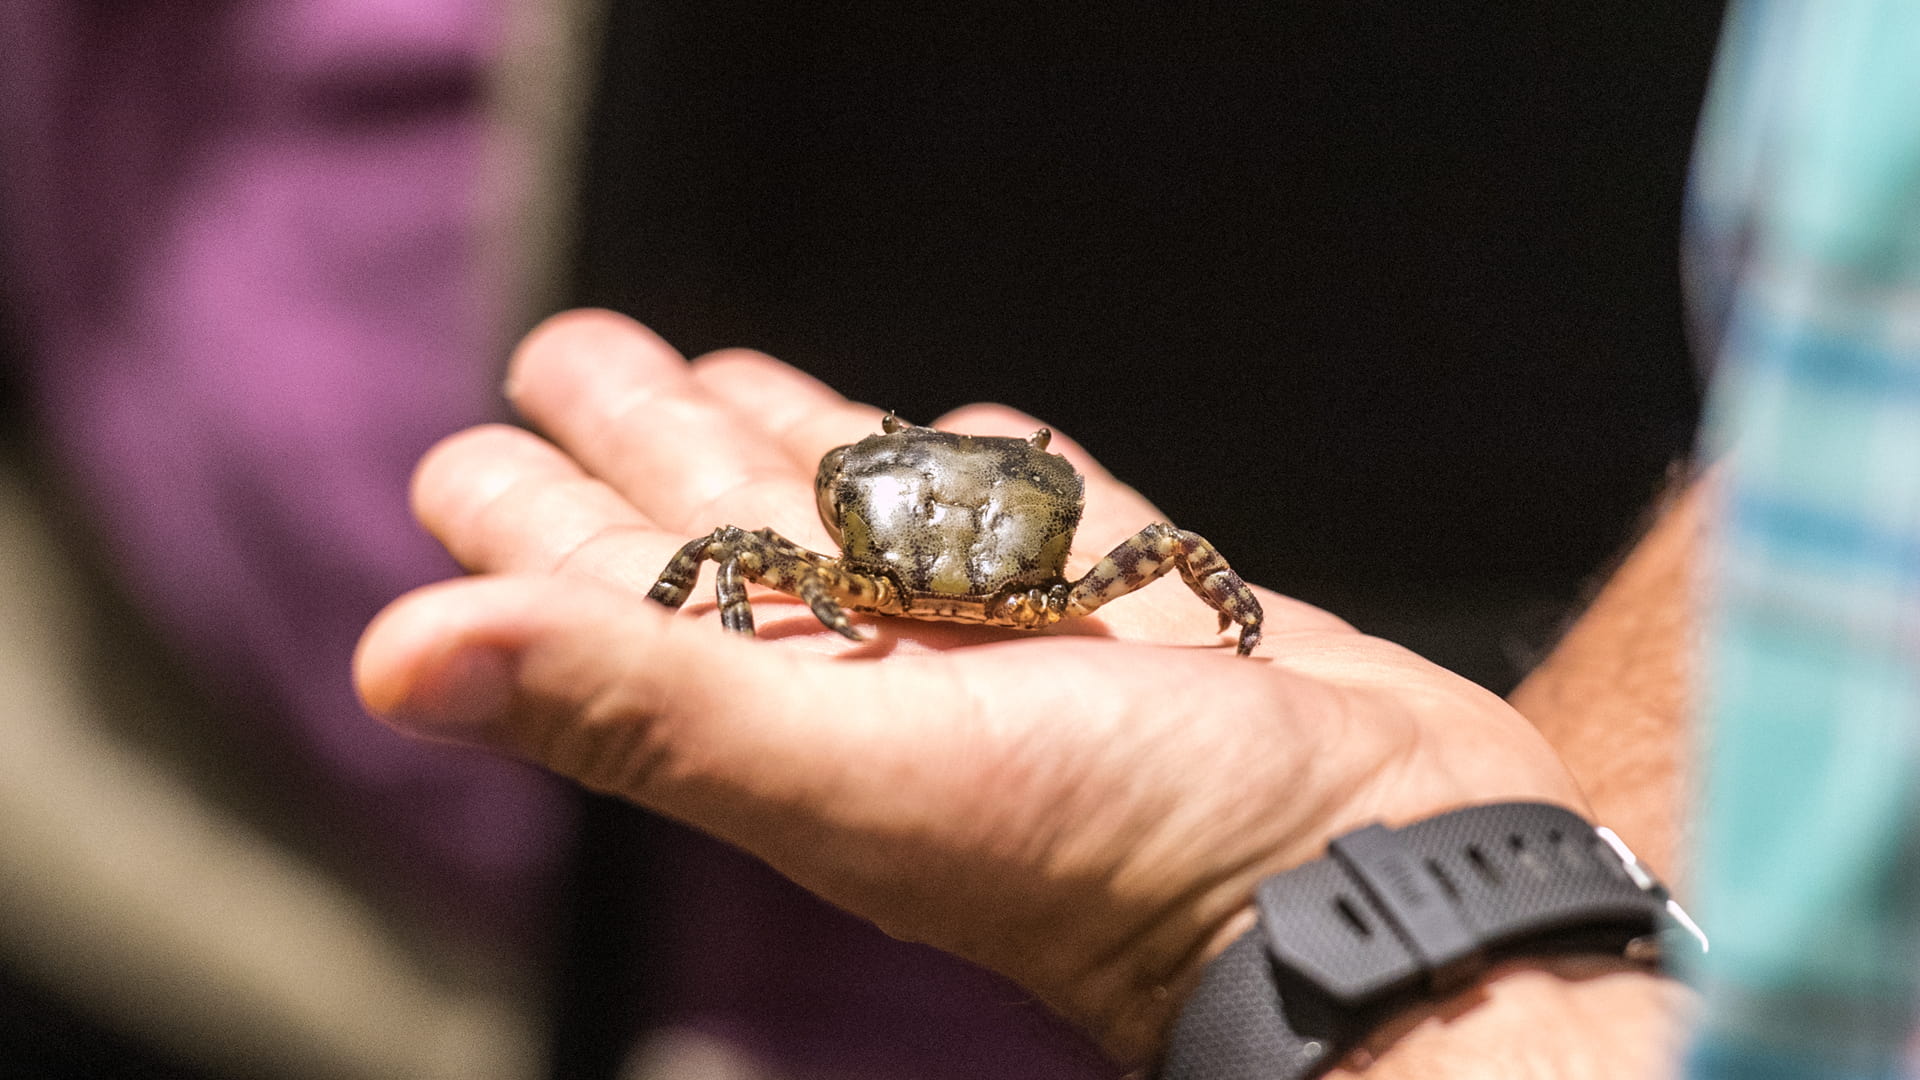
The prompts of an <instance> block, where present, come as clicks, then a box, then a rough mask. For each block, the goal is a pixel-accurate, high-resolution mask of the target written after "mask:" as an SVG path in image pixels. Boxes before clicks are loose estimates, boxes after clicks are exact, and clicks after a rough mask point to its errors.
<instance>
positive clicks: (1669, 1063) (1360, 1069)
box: [1327, 955, 1694, 1080]
mask: <svg viewBox="0 0 1920 1080" xmlns="http://www.w3.org/2000/svg"><path fill="white" fill-rule="evenodd" d="M1693 1001H1694V995H1693V992H1692V991H1691V990H1690V989H1688V988H1687V987H1686V986H1685V985H1684V984H1682V983H1680V982H1678V981H1677V980H1674V979H1670V978H1666V977H1664V976H1661V975H1657V974H1654V973H1652V972H1650V971H1647V970H1646V969H1645V968H1642V967H1640V966H1638V965H1635V964H1632V963H1629V962H1628V961H1626V960H1623V959H1619V958H1615V957H1607V956H1599V955H1594V956H1560V957H1543V958H1524V959H1516V960H1511V961H1506V962H1504V963H1501V964H1499V965H1497V966H1495V967H1493V968H1491V969H1489V970H1488V971H1487V972H1485V973H1484V974H1483V975H1482V976H1481V977H1480V978H1479V979H1478V980H1477V981H1476V982H1475V983H1474V984H1473V985H1472V986H1471V987H1469V988H1467V989H1465V990H1463V991H1460V992H1458V993H1455V994H1451V995H1448V996H1446V997H1444V998H1440V999H1435V1000H1432V1001H1425V1002H1421V1003H1419V1004H1416V1005H1414V1006H1411V1007H1409V1008H1407V1009H1405V1010H1403V1011H1402V1012H1400V1013H1399V1014H1397V1015H1396V1016H1394V1017H1393V1018H1391V1019H1390V1020H1388V1021H1387V1023H1386V1024H1384V1025H1383V1026H1382V1027H1381V1028H1379V1029H1377V1030H1376V1031H1375V1032H1374V1033H1373V1034H1372V1035H1370V1036H1369V1037H1368V1038H1367V1039H1366V1040H1365V1041H1364V1042H1363V1043H1362V1044H1361V1045H1360V1046H1359V1047H1357V1048H1356V1049H1355V1050H1353V1051H1352V1052H1350V1053H1348V1054H1347V1055H1345V1056H1344V1057H1343V1058H1342V1059H1341V1060H1340V1062H1339V1064H1338V1065H1337V1066H1336V1067H1335V1068H1334V1069H1333V1070H1332V1071H1331V1072H1329V1073H1328V1074H1327V1075H1328V1076H1329V1077H1336V1078H1340V1080H1360V1078H1362V1077H1364V1078H1365V1080H1399V1078H1402V1077H1406V1078H1410V1080H1412V1078H1418V1080H1450V1078H1453V1077H1459V1078H1462V1080H1468V1078H1472V1080H1482V1078H1498V1077H1503V1076H1514V1077H1528V1078H1530V1080H1531V1078H1547V1080H1558V1078H1561V1077H1568V1078H1572V1077H1579V1078H1595V1080H1601V1078H1604V1080H1612V1078H1616V1077H1617V1078H1621V1080H1626V1078H1633V1080H1640V1078H1644V1077H1651V1076H1660V1075H1663V1074H1664V1073H1665V1072H1667V1071H1670V1070H1671V1069H1672V1067H1673V1063H1674V1062H1676V1061H1677V1060H1679V1053H1680V1049H1681V1043H1682V1040H1683V1039H1684V1035H1685V1031H1686V1023H1685V1021H1686V1018H1687V1016H1688V1015H1689V1014H1690V1012H1691V1011H1692V1005H1693Z"/></svg>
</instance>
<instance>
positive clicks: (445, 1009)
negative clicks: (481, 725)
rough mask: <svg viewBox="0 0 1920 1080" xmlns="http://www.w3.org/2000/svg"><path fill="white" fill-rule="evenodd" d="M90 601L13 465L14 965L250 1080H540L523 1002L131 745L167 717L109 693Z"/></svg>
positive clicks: (7, 856) (1, 500)
mask: <svg viewBox="0 0 1920 1080" xmlns="http://www.w3.org/2000/svg"><path fill="white" fill-rule="evenodd" d="M94 595H96V592H95V591H94V590H90V589H89V588H88V587H87V584H86V582H85V581H84V580H83V576H82V574H81V572H80V571H79V569H78V568H77V567H76V566H75V565H73V563H72V561H71V560H70V558H68V555H67V551H66V550H65V548H64V547H63V545H61V544H60V543H59V541H58V538H57V536H56V533H55V531H54V530H53V529H52V528H50V526H49V523H48V522H47V521H46V520H45V516H44V514H43V513H42V512H41V508H40V506H39V505H37V504H36V501H35V499H34V498H33V496H32V493H31V491H30V489H29V488H28V486H27V482H26V480H25V479H24V478H23V476H22V475H21V472H20V471H19V469H18V468H17V467H16V463H15V462H13V461H0V701H4V702H5V703H6V705H5V713H6V715H5V719H4V722H0V866H5V867H6V873H4V874H0V963H4V964H5V965H7V966H8V967H11V968H13V969H14V970H15V971H16V972H17V973H18V974H19V975H20V976H21V977H22V978H24V979H26V980H28V981H31V982H34V983H37V984H39V985H41V986H43V987H45V988H46V989H48V990H49V991H50V992H52V993H53V994H55V995H57V996H58V997H60V998H62V999H63V1000H66V1001H67V1002H68V1003H69V1004H71V1005H72V1006H73V1007H74V1008H76V1009H79V1010H82V1011H84V1012H87V1013H90V1014H92V1015H93V1016H94V1017H95V1018H96V1019H98V1020H99V1021H101V1022H102V1023H104V1024H107V1025H109V1026H111V1027H113V1028H115V1029H118V1030H123V1031H128V1032H131V1033H134V1034H136V1035H138V1036H140V1037H142V1038H144V1039H146V1040H148V1041H150V1042H152V1043H153V1044H155V1045H157V1046H160V1047H163V1048H166V1049H168V1050H170V1051H172V1052H173V1053H175V1054H177V1055H178V1056H179V1057H181V1058H182V1059H184V1060H187V1061H194V1062H199V1063H202V1064H204V1065H208V1066H212V1067H214V1068H216V1069H221V1070H231V1071H233V1072H234V1073H236V1074H237V1075H244V1076H274V1077H291V1078H298V1077H316V1078H318V1077H328V1078H359V1077H367V1078H375V1077H378V1078H381V1080H387V1078H391V1077H403V1076H404V1077H448V1078H454V1077H461V1078H473V1080H490V1078H498V1080H517V1078H523V1077H530V1076H534V1075H537V1074H538V1073H539V1072H540V1070H541V1067H542V1062H541V1060H540V1059H541V1051H542V1046H543V1044H542V1041H541V1040H540V1038H539V1030H538V1026H537V1023H536V1019H535V1017H534V1016H533V1015H532V1014H531V1010H530V1009H529V1007H528V1003H527V1002H524V1001H515V1000H513V999H512V996H511V995H510V993H509V992H508V991H506V990H504V989H501V988H497V987H493V986H492V985H491V983H492V980H491V979H489V978H488V977H487V976H486V975H485V974H484V973H482V972H479V971H471V972H467V973H463V972H462V970H461V965H460V964H459V963H458V962H454V961H451V960H449V959H447V958H435V959H434V960H432V961H428V960H424V959H423V958H422V957H423V952H427V953H430V952H431V950H430V949H426V950H423V947H422V943H420V942H417V941H414V942H407V941H402V940H399V939H398V937H397V936H396V934H395V932H394V931H393V930H392V929H391V928H390V927H389V926H388V925H387V924H386V923H383V921H382V920H381V919H380V918H378V916H377V913H376V912H375V911H373V910H372V909H371V908H370V907H369V906H368V905H367V904H366V903H364V902H363V901H362V900H361V899H359V898H358V897H356V896H355V895H353V894H352V893H350V892H349V891H348V890H347V889H346V887H345V886H343V885H342V884H341V883H339V882H337V881H335V880H333V879H331V878H329V877H328V876H327V875H326V874H324V873H323V872H322V871H321V870H319V869H318V868H316V867H315V866H313V865H311V864H309V863H308V862H306V861H304V860H303V859H302V858H301V857H299V856H298V855H296V854H294V853H292V852H290V851H288V850H287V849H285V848H284V847H282V846H280V845H279V844H277V843H276V842H275V841H274V840H273V839H271V838H269V837H268V836H267V835H265V834H264V833H263V832H262V831H260V830H259V829H257V828H256V827H255V826H254V825H253V824H251V823H250V822H248V821H246V820H243V819H242V818H241V817H240V816H239V815H237V814H235V813H233V812H232V811H230V810H228V809H225V808H223V807H221V806H218V805H216V804H215V803H214V802H212V801H210V800H208V799H207V798H205V797H204V796H203V794H202V793H200V792H198V791H196V790H195V788H194V787H193V786H192V785H191V784H190V783H189V782H187V781H186V780H184V779H183V778H182V777H180V776H177V775H174V774H172V773H171V772H170V771H169V769H168V768H167V767H166V765H165V764H164V763H163V759H162V758H159V757H156V756H155V755H151V754H148V753H146V752H145V748H143V747H141V746H137V745H133V744H131V743H130V742H129V741H128V740H127V739H126V738H125V737H124V734H123V733H125V732H127V731H130V730H141V729H143V728H149V726H150V725H159V724H164V723H166V722H167V720H166V718H165V717H163V716H156V715H148V716H129V715H127V714H126V712H125V710H126V709H127V708H128V707H129V706H128V705H127V703H126V701H125V700H124V699H125V698H128V697H131V696H132V695H113V704H112V705H111V706H109V705H107V704H106V703H105V702H104V701H103V700H102V695H101V694H99V693H97V692H96V688H97V687H98V686H99V684H100V683H101V681H102V680H101V678H100V677H99V674H98V672H97V671H96V670H94V669H93V667H92V665H93V664H94V663H95V655H94V653H93V651H92V648H91V643H90V642H91V639H90V637H89V619H90V618H92V617H94V613H93V612H92V611H90V609H89V606H88V605H89V603H90V601H89V598H90V597H92V596H94ZM343 677H344V676H343ZM166 696H167V695H165V694H156V695H154V700H155V701H156V702H158V701H160V700H162V699H165V698H166ZM133 707H135V708H138V707H139V706H138V705H135V706H133ZM153 707H155V708H157V707H159V706H158V705H155V706H153ZM109 709H111V710H112V711H111V712H109Z"/></svg>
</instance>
